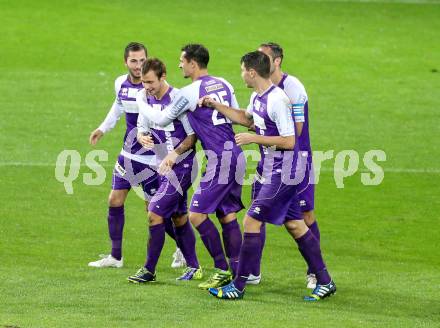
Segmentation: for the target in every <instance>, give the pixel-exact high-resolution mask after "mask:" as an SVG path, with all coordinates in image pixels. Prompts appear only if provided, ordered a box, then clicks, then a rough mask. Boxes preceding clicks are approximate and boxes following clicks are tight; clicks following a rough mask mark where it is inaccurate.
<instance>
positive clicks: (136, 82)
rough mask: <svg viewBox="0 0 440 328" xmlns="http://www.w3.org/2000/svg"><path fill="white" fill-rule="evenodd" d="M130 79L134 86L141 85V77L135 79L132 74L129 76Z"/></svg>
mask: <svg viewBox="0 0 440 328" xmlns="http://www.w3.org/2000/svg"><path fill="white" fill-rule="evenodd" d="M128 79H129V80H130V82H131V83H132V84H139V83H141V77H135V76H133V75H131V74H128Z"/></svg>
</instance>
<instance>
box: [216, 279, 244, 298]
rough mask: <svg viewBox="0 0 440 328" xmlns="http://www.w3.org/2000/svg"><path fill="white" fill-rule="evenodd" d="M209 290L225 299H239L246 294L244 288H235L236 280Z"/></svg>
mask: <svg viewBox="0 0 440 328" xmlns="http://www.w3.org/2000/svg"><path fill="white" fill-rule="evenodd" d="M208 291H209V293H210V294H211V295H213V296H215V297H217V298H221V299H224V300H239V299H242V298H243V296H244V289H243V291H240V290H238V289H237V288H235V285H234V282H231V283H230V284H228V285H226V286H223V287H220V288H209V289H208Z"/></svg>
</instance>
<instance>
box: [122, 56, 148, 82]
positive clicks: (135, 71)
mask: <svg viewBox="0 0 440 328" xmlns="http://www.w3.org/2000/svg"><path fill="white" fill-rule="evenodd" d="M146 60H147V56H146V55H145V51H143V50H139V51H129V52H128V57H127V60H126V61H125V66H127V68H128V72H129V73H130V75H131V76H132V77H134V78H136V79H139V78H140V77H141V66H142V63H143V62H144V61H146Z"/></svg>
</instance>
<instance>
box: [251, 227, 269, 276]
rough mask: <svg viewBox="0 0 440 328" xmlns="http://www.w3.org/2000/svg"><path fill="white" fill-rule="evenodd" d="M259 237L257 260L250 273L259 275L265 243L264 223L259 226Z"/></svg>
mask: <svg viewBox="0 0 440 328" xmlns="http://www.w3.org/2000/svg"><path fill="white" fill-rule="evenodd" d="M260 239H261V248H260V250H259V254H258V258H259V260H258V262H255V266H254V267H252V270H251V273H252V274H253V275H254V276H259V275H260V273H261V259H262V256H263V249H264V244H265V243H266V223H263V224H262V225H261V227H260Z"/></svg>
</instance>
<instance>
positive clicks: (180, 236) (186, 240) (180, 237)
mask: <svg viewBox="0 0 440 328" xmlns="http://www.w3.org/2000/svg"><path fill="white" fill-rule="evenodd" d="M185 199H186V198H185ZM172 220H173V224H174V230H175V233H176V240H177V242H178V243H179V246H180V250H181V251H182V254H183V256H184V258H185V260H186V263H187V268H186V269H185V270H184V272H183V274H182V275H181V276H180V277H178V278H177V279H176V280H198V279H202V277H203V272H202V268H201V267H200V264H199V260H198V259H197V254H196V237H195V235H194V231H193V229H192V227H191V224H190V222H189V219H188V215H187V214H181V215H176V216H174V217H173V218H172Z"/></svg>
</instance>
